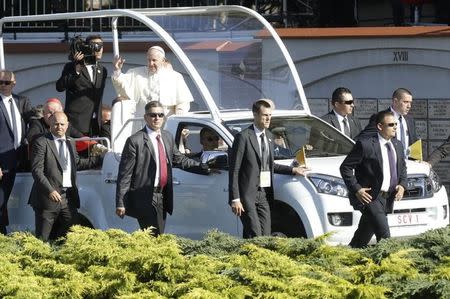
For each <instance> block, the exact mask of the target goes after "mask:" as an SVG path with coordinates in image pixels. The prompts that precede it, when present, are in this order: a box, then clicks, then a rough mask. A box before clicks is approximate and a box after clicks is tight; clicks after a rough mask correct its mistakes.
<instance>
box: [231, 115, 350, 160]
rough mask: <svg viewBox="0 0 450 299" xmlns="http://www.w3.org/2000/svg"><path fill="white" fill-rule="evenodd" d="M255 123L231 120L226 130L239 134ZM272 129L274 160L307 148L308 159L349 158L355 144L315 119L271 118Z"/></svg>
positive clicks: (287, 156) (291, 156)
mask: <svg viewBox="0 0 450 299" xmlns="http://www.w3.org/2000/svg"><path fill="white" fill-rule="evenodd" d="M252 123H253V120H251V119H248V120H240V121H230V122H227V123H225V126H226V127H227V129H228V130H229V131H230V132H231V133H232V134H233V135H236V134H237V133H238V132H240V131H241V130H243V129H245V128H247V127H248V126H250V125H251V124H252ZM269 130H270V131H271V132H272V134H273V143H274V154H275V159H287V158H293V157H294V156H295V153H296V152H297V151H298V150H300V149H302V147H306V148H307V151H306V156H307V157H330V156H340V155H347V154H348V153H349V152H350V150H351V149H352V147H353V143H352V142H351V141H350V140H348V139H347V138H345V137H344V136H343V135H342V134H340V133H339V132H338V131H336V130H335V129H334V128H333V127H331V126H329V125H327V124H326V123H324V122H322V121H320V120H318V119H316V118H313V117H307V116H305V117H272V120H271V124H270V128H269Z"/></svg>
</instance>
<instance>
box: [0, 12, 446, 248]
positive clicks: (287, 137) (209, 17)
mask: <svg viewBox="0 0 450 299" xmlns="http://www.w3.org/2000/svg"><path fill="white" fill-rule="evenodd" d="M124 16H126V17H130V18H134V19H135V20H138V21H140V22H142V23H143V24H145V25H146V26H148V27H149V28H150V29H151V32H145V33H142V32H141V33H136V36H137V38H141V39H142V38H144V39H145V40H152V41H162V42H164V43H165V44H166V45H167V47H168V48H170V49H171V50H172V52H173V53H174V55H175V56H174V57H173V58H174V59H171V61H172V63H173V65H174V68H175V69H176V70H177V71H181V72H182V73H183V74H184V75H186V76H185V79H186V80H187V81H188V85H189V87H190V89H191V92H192V93H193V95H194V98H195V101H194V103H193V104H192V105H191V107H192V109H191V111H192V112H190V113H188V114H187V115H184V116H171V117H169V118H168V119H167V121H166V124H165V129H166V130H169V131H170V132H172V134H173V135H174V136H175V139H176V143H177V145H178V146H180V149H184V148H189V150H190V152H191V153H197V152H200V150H201V146H200V143H199V132H200V130H201V129H202V128H204V127H208V128H210V129H212V130H214V131H215V132H216V133H217V135H218V136H220V139H221V140H222V143H221V145H220V149H221V150H220V151H214V152H206V153H204V154H203V156H202V159H203V160H204V161H208V160H211V159H214V158H216V159H217V157H222V161H224V157H226V155H227V148H229V147H230V146H231V145H232V142H233V135H234V134H235V133H236V132H239V131H240V130H242V129H243V128H245V127H247V126H249V125H250V124H251V122H252V113H251V104H252V103H253V101H254V100H256V99H258V98H271V99H273V100H275V103H276V110H275V111H274V113H273V117H272V124H271V127H270V130H271V131H272V132H273V133H274V135H276V136H279V140H277V142H280V147H278V148H277V149H276V150H275V156H276V157H275V159H276V163H280V164H291V163H292V162H293V158H294V153H295V152H296V151H297V150H298V149H300V148H302V147H303V146H304V145H306V144H309V145H312V146H313V149H312V150H311V151H308V152H307V156H308V166H309V167H310V168H311V171H310V172H309V174H308V176H307V177H306V178H305V177H300V176H287V175H275V178H274V189H275V204H274V206H273V210H272V217H273V227H272V230H273V232H279V233H282V234H284V235H286V236H292V237H300V236H303V237H308V238H312V237H317V236H320V235H322V234H324V233H329V232H334V234H332V235H331V236H330V238H329V239H328V240H329V242H330V243H348V242H349V240H350V238H351V236H352V235H353V233H354V231H355V230H356V227H357V224H358V222H359V218H360V212H358V211H354V210H353V209H352V207H351V206H350V204H349V200H348V197H347V189H346V187H345V185H344V182H343V180H342V179H341V177H340V173H339V166H340V164H341V163H342V161H343V160H344V158H345V155H346V154H347V153H348V152H349V151H350V149H351V148H352V146H353V141H352V140H350V139H349V138H347V137H346V136H344V135H343V134H341V133H340V132H339V131H338V130H336V129H335V128H333V127H332V126H330V125H328V124H326V123H325V122H323V121H322V120H320V119H319V118H317V117H315V116H313V115H311V113H310V110H309V107H308V103H307V100H306V97H305V94H304V91H303V87H302V84H301V81H300V78H299V76H298V73H297V71H296V69H295V66H294V64H293V62H292V59H291V58H290V56H289V53H288V52H287V50H286V48H285V46H284V44H283V43H282V41H281V40H280V38H279V37H278V35H277V34H276V32H275V31H274V30H273V28H272V27H271V26H270V25H269V23H267V21H265V20H264V19H263V18H262V17H261V16H260V15H258V14H257V13H255V12H254V11H252V10H249V9H246V8H243V7H239V6H218V7H195V8H176V9H144V10H108V11H96V12H86V13H68V14H53V15H41V16H28V17H27V16H23V17H11V18H4V19H1V20H0V25H2V26H3V24H4V23H6V22H18V21H42V20H44V21H47V20H59V19H81V18H91V17H108V18H111V19H112V24H113V34H112V37H113V43H114V51H115V54H118V52H119V44H118V39H117V26H116V25H117V22H118V20H120V18H122V17H124ZM125 38H126V37H125ZM129 38H131V37H129ZM0 55H1V56H0V58H1V59H0V64H1V67H2V68H3V67H4V66H5V60H4V56H3V38H2V36H1V35H0ZM143 63H144V61H143ZM183 68H184V72H183ZM133 109H134V105H133V101H123V102H119V103H117V104H116V105H114V107H113V119H112V140H111V149H110V151H109V152H108V153H107V155H106V156H105V159H104V161H103V165H102V167H101V169H96V170H86V171H79V172H78V186H79V192H80V198H81V208H80V210H79V212H80V214H81V218H80V219H81V221H80V222H82V223H83V224H86V225H90V226H92V227H94V228H99V229H108V228H121V229H124V230H127V231H133V230H136V229H138V225H137V221H136V220H135V219H132V218H129V217H125V218H124V219H120V218H119V217H117V216H116V215H115V190H116V185H115V184H116V179H117V171H118V165H119V161H120V155H121V151H122V148H123V145H124V143H125V140H126V138H127V137H128V136H130V135H131V134H132V133H133V132H135V131H137V130H139V129H140V128H142V126H143V123H144V122H143V119H142V118H139V117H131V118H130V115H131V116H132V113H133V112H134V111H133ZM186 128H187V129H189V132H190V134H189V136H188V137H187V139H186V140H183V138H182V137H181V131H182V130H183V129H186ZM312 133H313V134H312ZM274 142H275V140H274ZM407 166H408V189H407V191H406V193H405V198H404V199H403V200H402V201H400V202H396V203H395V206H394V213H393V214H392V215H389V216H388V217H389V223H390V226H391V234H392V236H408V235H415V234H418V233H421V232H423V231H426V230H428V229H433V228H439V227H444V226H446V225H448V223H449V216H448V213H449V207H448V198H447V193H446V190H445V188H444V187H443V186H442V185H441V184H440V182H439V178H438V176H437V175H436V174H435V173H434V171H432V170H430V168H429V167H428V166H427V165H426V164H423V163H417V162H412V161H408V163H407ZM217 168H218V171H217V172H214V173H212V174H210V175H209V176H203V175H197V174H192V173H189V172H186V171H183V170H180V169H174V173H173V185H174V196H175V197H174V213H173V215H172V216H168V218H167V226H166V232H168V233H174V234H177V235H181V236H186V237H190V238H200V237H201V236H202V235H203V234H204V233H205V232H206V231H208V230H210V229H213V228H217V229H219V230H221V231H224V232H227V233H230V234H232V235H236V236H241V235H242V226H241V223H240V220H239V219H238V218H237V217H236V216H234V215H233V214H232V212H231V209H230V207H229V206H228V171H227V163H226V162H225V163H221V165H217ZM31 185H32V177H31V175H30V173H19V174H18V175H17V177H16V183H15V186H14V190H13V193H12V196H11V198H10V201H9V205H8V209H9V216H10V222H11V224H10V229H12V230H30V231H33V230H34V213H33V210H32V209H31V207H29V206H28V205H27V201H28V197H29V192H30V189H31Z"/></svg>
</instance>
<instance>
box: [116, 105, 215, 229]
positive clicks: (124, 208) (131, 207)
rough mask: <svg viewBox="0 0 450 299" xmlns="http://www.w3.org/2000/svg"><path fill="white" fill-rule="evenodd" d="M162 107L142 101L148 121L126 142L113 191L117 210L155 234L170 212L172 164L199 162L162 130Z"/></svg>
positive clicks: (184, 164) (192, 164) (190, 166)
mask: <svg viewBox="0 0 450 299" xmlns="http://www.w3.org/2000/svg"><path fill="white" fill-rule="evenodd" d="M163 111H164V110H163V107H162V105H161V103H160V102H157V101H151V102H149V103H147V105H145V115H144V118H145V122H146V123H147V125H146V126H145V127H144V128H143V129H142V130H140V131H138V132H137V133H135V134H134V135H132V136H130V137H129V138H128V139H127V141H126V143H125V146H124V149H123V152H122V158H121V160H120V165H119V173H118V176H117V191H116V214H117V215H118V216H119V217H124V216H125V215H128V216H130V217H133V218H136V219H137V220H138V222H139V226H140V227H141V229H144V228H148V227H151V226H152V227H154V228H155V230H154V233H155V235H159V234H162V233H163V232H164V227H165V221H166V215H167V213H169V214H172V212H173V188H172V166H181V168H183V169H188V168H195V167H197V168H199V167H200V166H201V165H200V162H197V161H194V160H192V159H188V158H187V157H185V156H184V155H183V154H181V153H180V151H179V150H178V149H177V148H176V146H175V145H174V139H173V136H172V135H171V134H170V133H169V132H167V131H165V130H161V127H162V125H163V123H164V112H163ZM203 173H204V174H207V170H205V171H204V172H203Z"/></svg>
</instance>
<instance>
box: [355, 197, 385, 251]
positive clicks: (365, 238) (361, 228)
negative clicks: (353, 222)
mask: <svg viewBox="0 0 450 299" xmlns="http://www.w3.org/2000/svg"><path fill="white" fill-rule="evenodd" d="M361 212H362V215H361V219H360V220H359V224H358V228H357V229H356V231H355V234H354V235H353V238H352V240H351V241H350V244H349V245H350V246H351V247H353V248H363V247H365V246H367V244H369V241H370V239H372V237H373V235H374V234H375V237H376V238H377V242H378V241H380V240H381V239H386V238H389V237H390V236H391V232H390V229H389V224H388V220H387V216H386V198H384V197H382V196H378V197H377V198H376V199H375V200H373V201H372V202H371V203H370V204H368V205H366V206H365V208H364V209H363V210H362V211H361Z"/></svg>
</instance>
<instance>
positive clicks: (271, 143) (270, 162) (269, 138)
mask: <svg viewBox="0 0 450 299" xmlns="http://www.w3.org/2000/svg"><path fill="white" fill-rule="evenodd" d="M266 133H267V134H266V137H267V143H268V144H269V160H268V162H269V167H270V169H272V165H273V163H272V161H273V156H272V153H273V142H272V133H270V132H269V130H266Z"/></svg>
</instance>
